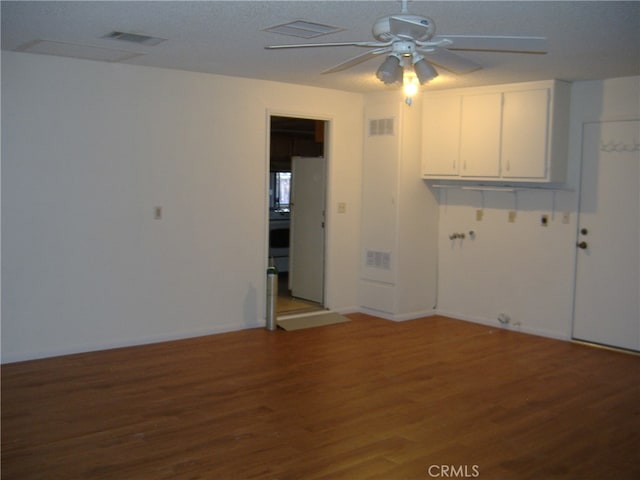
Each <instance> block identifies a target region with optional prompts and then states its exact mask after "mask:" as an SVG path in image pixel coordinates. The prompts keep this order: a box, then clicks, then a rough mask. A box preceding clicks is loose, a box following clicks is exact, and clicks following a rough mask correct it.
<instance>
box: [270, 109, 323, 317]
mask: <svg viewBox="0 0 640 480" xmlns="http://www.w3.org/2000/svg"><path fill="white" fill-rule="evenodd" d="M271 117H289V118H300V119H304V120H320V121H323V122H324V123H325V125H324V142H323V157H324V167H325V179H324V190H325V196H324V212H325V215H324V242H323V243H324V259H323V266H322V303H321V306H322V307H324V308H328V304H329V301H328V295H327V292H328V289H327V284H328V281H327V280H328V272H329V268H328V258H329V253H330V247H329V243H328V241H327V239H328V238H329V231H330V228H331V220H332V219H331V214H330V209H329V208H328V205H330V204H331V203H330V195H331V188H330V185H331V182H330V178H331V171H332V169H331V160H332V155H331V139H332V136H331V129H332V126H333V118H332V117H331V116H330V115H322V114H320V115H319V114H315V113H310V112H301V111H292V110H279V109H270V108H267V109H266V110H265V132H266V134H265V137H266V138H265V175H264V177H265V178H264V182H265V195H264V196H263V198H264V210H263V211H264V218H265V226H264V242H263V245H264V271H265V272H266V269H267V268H268V266H269V174H270V169H271V168H270V153H271ZM262 292H263V296H262V298H263V299H265V305H266V293H267V280H266V275H265V276H264V282H263V285H262ZM263 311H264V317H265V319H266V311H265V309H264V308H263Z"/></svg>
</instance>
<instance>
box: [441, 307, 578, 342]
mask: <svg viewBox="0 0 640 480" xmlns="http://www.w3.org/2000/svg"><path fill="white" fill-rule="evenodd" d="M436 315H442V316H443V317H449V318H453V319H455V320H462V321H465V322H472V323H479V324H481V325H487V326H490V327H494V328H498V329H500V330H508V331H511V332H520V333H526V334H529V335H537V336H539V337H547V338H553V339H556V340H565V341H569V340H571V336H570V335H568V334H565V333H561V332H556V331H553V330H546V329H542V328H535V327H529V326H527V325H522V324H520V325H515V324H510V323H509V324H506V325H503V324H501V323H500V322H499V321H498V320H497V319H495V318H483V317H476V316H473V315H465V314H462V313H458V312H447V311H444V310H436Z"/></svg>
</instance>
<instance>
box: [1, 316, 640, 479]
mask: <svg viewBox="0 0 640 480" xmlns="http://www.w3.org/2000/svg"><path fill="white" fill-rule="evenodd" d="M349 317H350V318H351V319H352V321H351V322H348V323H343V324H337V325H331V326H327V327H321V328H316V329H309V330H300V331H295V332H284V331H276V332H268V331H266V330H264V329H254V330H245V331H240V332H233V333H227V334H221V335H214V336H209V337H201V338H196V339H189V340H181V341H176V342H167V343H161V344H155V345H148V346H140V347H132V348H124V349H116V350H109V351H103V352H94V353H87V354H79V355H70V356H64V357H57V358H51V359H44V360H35V361H30V362H21V363H14V364H7V365H4V366H2V472H1V473H2V478H3V480H4V479H8V480H9V479H11V480H19V479H118V480H132V479H216V480H227V479H228V480H232V479H242V480H244V479H281V480H321V479H322V480H329V479H331V480H341V479H345V480H346V479H348V480H363V479H378V480H382V479H384V480H424V479H430V478H454V477H455V478H480V479H498V480H509V479H536V480H547V479H581V480H585V479H616V480H626V479H629V480H631V479H637V478H640V382H639V380H640V357H638V356H633V355H628V354H624V353H619V352H613V351H607V350H603V349H598V348H593V347H588V346H584V345H577V344H572V343H568V342H561V341H556V340H551V339H546V338H540V337H535V336H528V335H523V334H518V333H513V332H507V331H504V330H500V329H498V328H490V327H487V326H482V325H475V324H471V323H467V322H462V321H457V320H452V319H447V318H443V317H430V318H425V319H420V320H414V321H408V322H401V323H394V322H389V321H386V320H382V319H379V318H375V317H370V316H367V315H363V314H354V315H349ZM444 473H447V475H444ZM453 474H455V475H453Z"/></svg>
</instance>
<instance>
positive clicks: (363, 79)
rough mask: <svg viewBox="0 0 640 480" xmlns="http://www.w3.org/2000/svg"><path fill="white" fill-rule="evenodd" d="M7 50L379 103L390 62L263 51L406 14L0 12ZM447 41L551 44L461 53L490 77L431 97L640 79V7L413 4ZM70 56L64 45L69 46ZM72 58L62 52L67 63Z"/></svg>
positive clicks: (123, 5)
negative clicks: (357, 95)
mask: <svg viewBox="0 0 640 480" xmlns="http://www.w3.org/2000/svg"><path fill="white" fill-rule="evenodd" d="M1 8H2V49H4V50H16V49H21V48H24V47H25V46H26V45H29V44H30V43H31V42H34V41H37V40H49V41H55V42H63V43H66V44H72V45H73V46H82V47H102V48H107V49H117V50H125V51H127V53H136V54H139V55H136V56H130V55H127V56H130V58H128V59H126V60H123V61H122V63H128V64H136V65H147V66H154V67H165V68H174V69H182V70H190V71H196V72H208V73H215V74H222V75H231V76H239V77H248V78H259V79H264V80H274V81H280V82H289V83H297V84H304V85H313V86H319V87H326V88H336V89H340V90H347V91H354V92H372V91H382V90H385V89H388V88H390V87H386V86H384V85H383V84H382V83H381V82H379V81H378V80H377V79H376V78H375V75H374V73H375V71H376V69H377V67H378V65H379V64H380V63H381V59H379V57H378V58H375V59H373V60H370V61H367V62H365V63H363V64H360V65H358V66H357V67H354V68H351V69H349V70H346V71H342V72H337V73H332V74H326V75H323V74H321V72H322V71H323V70H326V69H328V68H330V67H332V66H333V65H335V64H338V63H340V62H341V61H343V60H346V59H348V58H351V57H353V56H355V55H358V54H360V53H363V51H364V50H363V49H362V48H358V47H351V46H350V47H327V48H314V49H296V50H265V49H264V47H265V46H266V45H270V44H281V43H304V42H316V41H317V42H345V41H367V40H373V38H372V36H371V26H372V24H373V22H374V21H375V19H376V18H378V17H381V16H385V15H389V14H393V13H398V12H399V11H400V2H399V1H339V2H335V1H333V2H331V1H307V0H298V1H199V2H190V1H177V2H170V1H158V2H144V1H143V2H127V1H108V2H93V1H90V2H55V1H53V2H31V1H18V2H10V1H2V5H1ZM409 11H410V12H411V13H416V14H421V15H426V16H429V17H431V18H432V19H433V20H434V21H435V23H436V26H437V33H438V34H440V35H441V34H447V33H448V34H469V35H529V36H546V37H547V39H548V46H549V53H548V54H546V55H526V54H513V53H487V52H459V53H460V54H462V55H464V56H465V57H467V58H469V59H472V60H474V61H475V62H478V63H480V64H482V65H483V66H484V68H483V69H482V70H479V71H476V72H472V73H469V74H466V75H459V76H456V75H452V74H447V73H446V72H445V71H442V72H441V75H440V77H438V79H437V80H436V81H434V82H432V83H430V84H429V85H428V86H426V87H423V88H429V89H439V88H454V87H463V86H474V85H486V84H494V83H508V82H518V81H527V80H541V79H549V78H558V79H563V80H589V79H602V78H611V77H619V76H629V75H640V2H638V1H624V2H610V1H603V2H595V1H587V2H575V1H564V2H553V1H538V2H526V1H515V2H508V1H498V2H494V1H460V2H459V1H439V2H437V1H433V2H432V1H418V0H416V1H412V2H409ZM300 19H302V20H307V21H312V22H317V23H323V24H328V25H332V26H335V27H339V28H341V29H343V30H342V31H340V32H337V33H333V34H330V35H326V36H322V37H319V38H316V39H311V40H304V39H299V38H293V37H287V36H283V35H281V34H276V33H271V32H265V31H264V29H266V28H268V27H271V26H274V25H277V24H281V23H285V22H289V21H292V20H300ZM112 31H123V32H131V33H141V34H146V35H151V36H157V37H161V38H165V39H167V40H166V41H164V42H162V43H160V44H158V45H155V46H148V45H137V44H132V43H127V42H122V41H119V40H113V39H106V38H102V37H104V36H105V35H107V34H108V33H110V32H112ZM62 47H64V45H62ZM63 53H64V52H63Z"/></svg>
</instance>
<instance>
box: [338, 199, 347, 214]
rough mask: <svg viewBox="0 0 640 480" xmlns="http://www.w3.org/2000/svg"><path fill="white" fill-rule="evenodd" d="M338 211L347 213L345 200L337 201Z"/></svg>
mask: <svg viewBox="0 0 640 480" xmlns="http://www.w3.org/2000/svg"><path fill="white" fill-rule="evenodd" d="M338 213H347V204H346V203H345V202H338Z"/></svg>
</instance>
